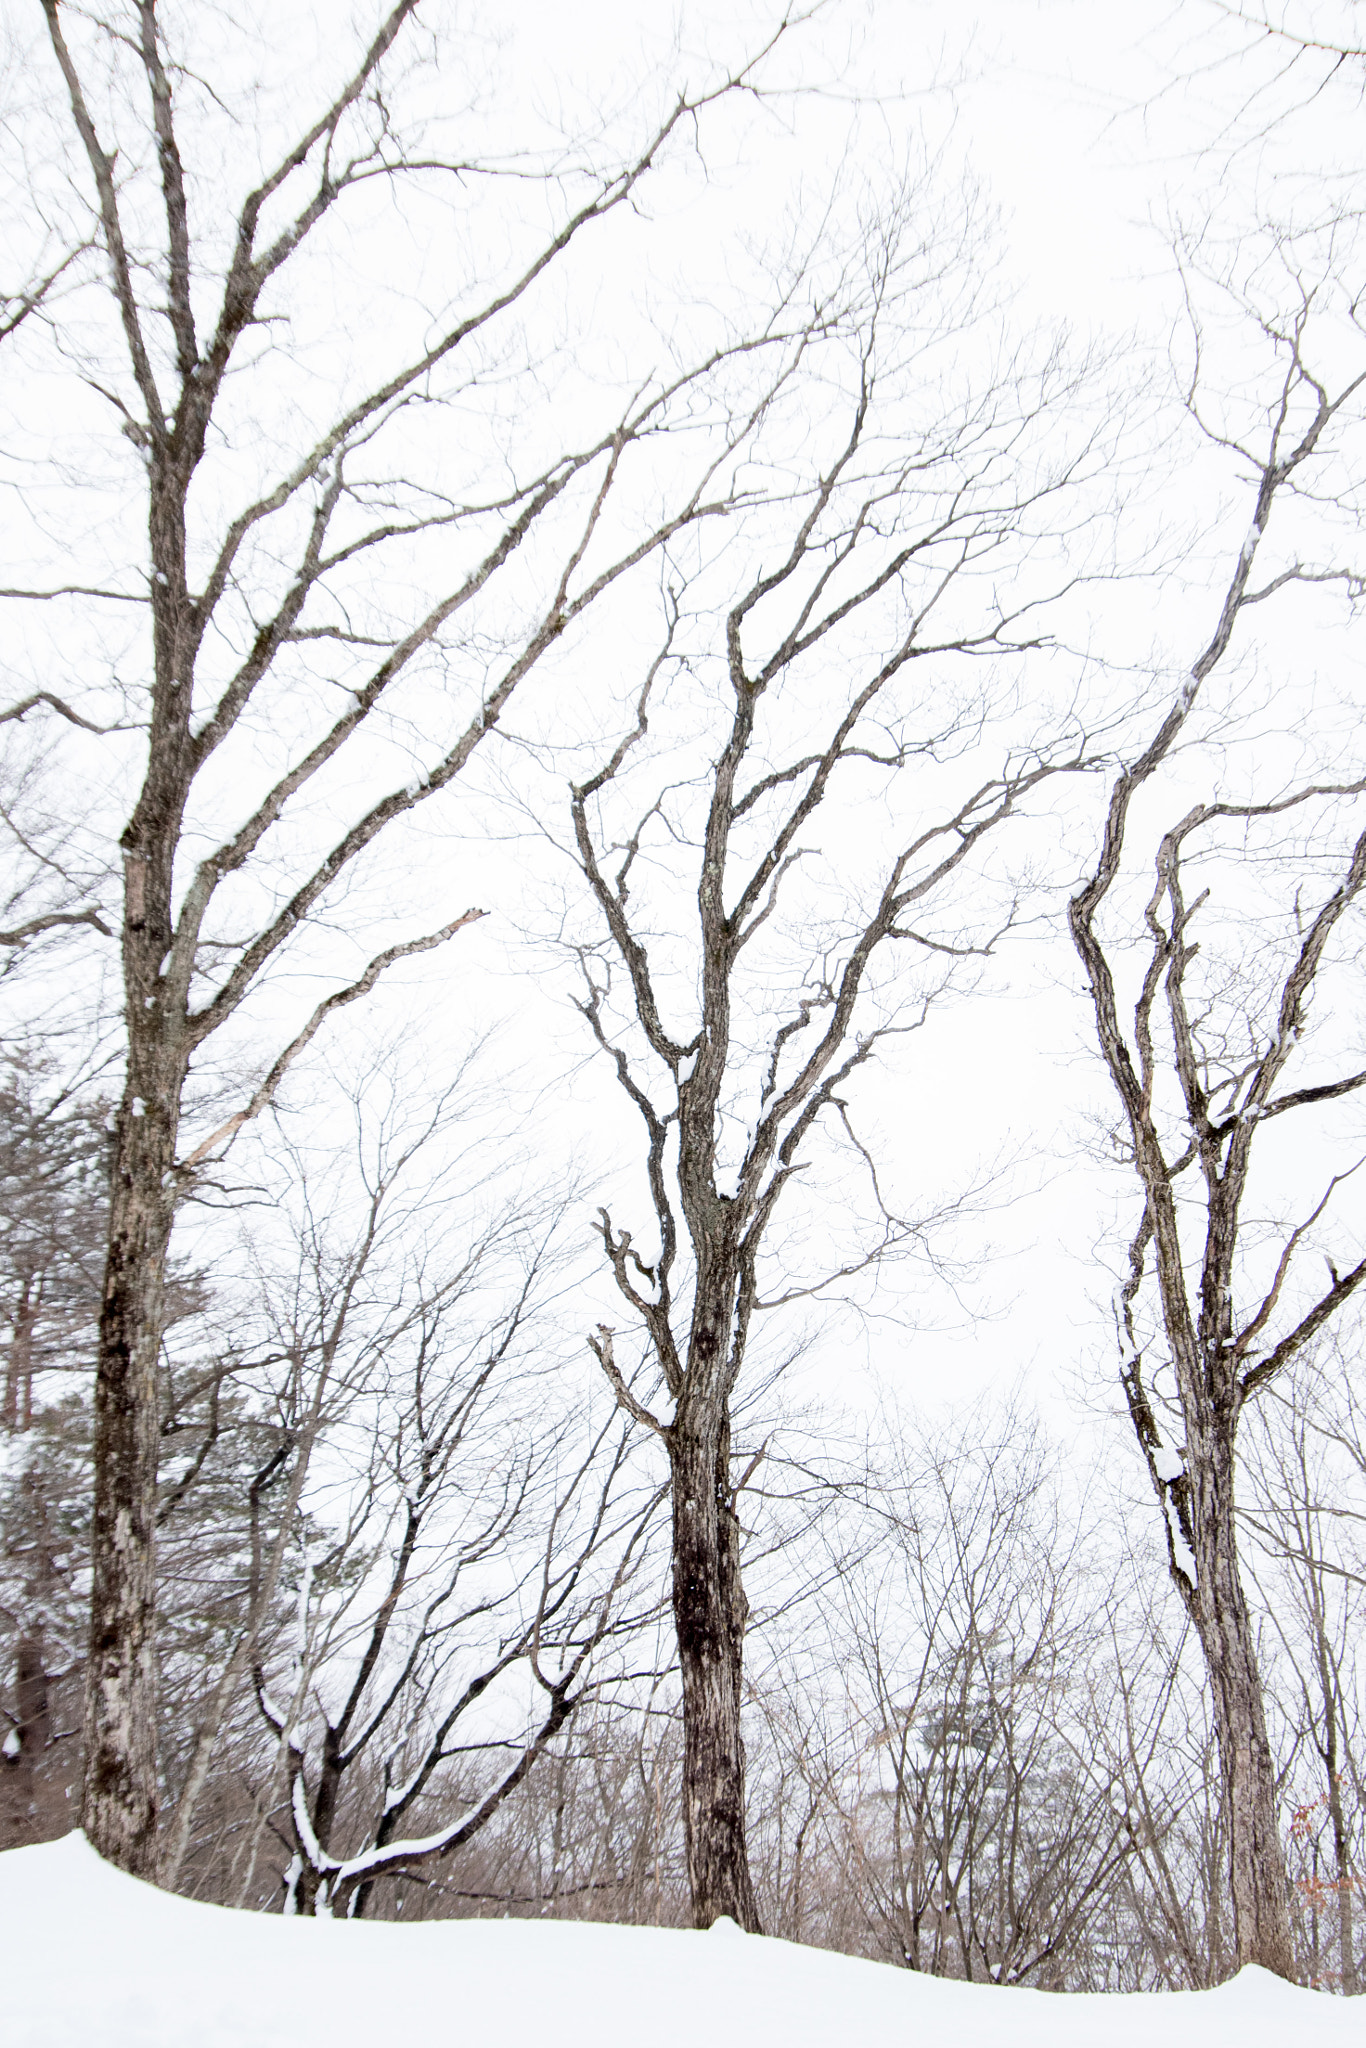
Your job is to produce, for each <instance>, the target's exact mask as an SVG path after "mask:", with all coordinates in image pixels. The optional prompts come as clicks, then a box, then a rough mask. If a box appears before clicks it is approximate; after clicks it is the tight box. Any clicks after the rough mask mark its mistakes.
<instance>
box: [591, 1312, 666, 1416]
mask: <svg viewBox="0 0 1366 2048" xmlns="http://www.w3.org/2000/svg"><path fill="white" fill-rule="evenodd" d="M615 1335H616V1332H615V1331H614V1330H609V1329H608V1327H607V1325H606V1323H599V1324H598V1334H597V1336H596V1337H590V1338H589V1339H588V1348H589V1350H590V1351H591V1352H592V1354H593V1356H594V1358H596V1359H597V1361H598V1364H599V1365H600V1366H601V1367H602V1369H603V1371H604V1373H605V1374H606V1375H607V1381H608V1384H609V1386H610V1387H611V1389H612V1392H613V1393H614V1394H615V1395H616V1397H617V1404H618V1406H619V1407H622V1408H624V1409H625V1410H626V1413H627V1414H628V1415H630V1416H632V1417H633V1418H634V1419H635V1421H637V1422H640V1423H643V1424H644V1426H645V1428H646V1429H652V1430H653V1431H654V1433H655V1435H656V1436H658V1437H662V1438H663V1439H664V1441H665V1443H668V1441H669V1435H670V1431H669V1427H668V1425H667V1423H663V1422H661V1421H660V1420H659V1418H658V1416H657V1415H652V1414H651V1413H650V1411H649V1409H648V1408H646V1407H644V1406H643V1405H642V1403H641V1402H639V1401H637V1399H636V1397H635V1395H634V1394H633V1393H632V1392H631V1389H630V1388H629V1387H628V1386H627V1384H626V1382H625V1380H624V1379H623V1378H622V1376H621V1369H620V1367H619V1366H618V1364H617V1362H616V1358H615V1356H614V1354H613V1350H612V1339H613V1337H614V1336H615Z"/></svg>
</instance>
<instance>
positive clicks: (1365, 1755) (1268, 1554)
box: [1240, 1331, 1366, 1997]
mask: <svg viewBox="0 0 1366 2048" xmlns="http://www.w3.org/2000/svg"><path fill="white" fill-rule="evenodd" d="M1335 1334H1336V1338H1337V1341H1336V1342H1332V1341H1330V1342H1328V1343H1326V1344H1324V1345H1323V1346H1322V1347H1321V1349H1320V1356H1319V1357H1318V1358H1317V1359H1316V1361H1315V1363H1316V1364H1317V1366H1318V1370H1317V1371H1316V1372H1314V1373H1312V1374H1304V1375H1303V1376H1302V1377H1301V1379H1300V1380H1299V1381H1298V1382H1292V1383H1291V1384H1290V1385H1289V1386H1288V1387H1287V1388H1281V1389H1276V1390H1274V1392H1273V1395H1272V1397H1271V1398H1269V1399H1268V1400H1267V1401H1265V1402H1263V1403H1260V1404H1259V1412H1258V1415H1257V1418H1256V1419H1257V1423H1258V1425H1259V1426H1258V1428H1257V1431H1256V1437H1255V1440H1254V1443H1253V1445H1252V1446H1251V1447H1250V1449H1249V1450H1248V1451H1246V1452H1245V1454H1244V1457H1245V1463H1246V1465H1247V1468H1248V1472H1249V1478H1250V1482H1251V1484H1250V1487H1249V1488H1248V1489H1247V1491H1248V1492H1249V1494H1250V1496H1251V1497H1250V1498H1249V1499H1245V1501H1244V1504H1243V1508H1242V1511H1241V1517H1240V1519H1241V1521H1242V1523H1243V1526H1244V1528H1245V1529H1246V1530H1248V1531H1249V1533H1250V1537H1251V1545H1250V1547H1251V1548H1252V1549H1253V1557H1252V1561H1251V1565H1250V1571H1251V1575H1252V1576H1253V1578H1254V1579H1255V1580H1256V1582H1257V1584H1258V1587H1259V1590H1260V1591H1261V1593H1262V1605H1263V1609H1264V1611H1265V1613H1266V1615H1267V1617H1268V1625H1269V1627H1270V1628H1271V1629H1272V1630H1273V1631H1274V1634H1275V1637H1276V1639H1277V1642H1278V1645H1279V1649H1280V1657H1279V1658H1278V1660H1277V1662H1278V1664H1279V1665H1280V1670H1279V1671H1276V1670H1273V1673H1272V1679H1271V1684H1272V1690H1273V1693H1276V1694H1278V1695H1279V1703H1280V1707H1281V1713H1282V1715H1283V1717H1284V1720H1285V1722H1286V1724H1287V1726H1288V1727H1289V1728H1290V1729H1291V1730H1292V1731H1293V1732H1294V1735H1295V1737H1296V1748H1297V1752H1298V1753H1297V1755H1296V1756H1295V1758H1294V1759H1293V1761H1292V1764H1291V1767H1290V1772H1289V1775H1290V1778H1291V1782H1292V1786H1293V1787H1294V1788H1295V1789H1294V1791H1293V1792H1292V1795H1291V1802H1292V1805H1293V1808H1294V1813H1293V1818H1292V1824H1291V1828H1290V1837H1291V1849H1292V1858H1293V1864H1292V1870H1291V1878H1292V1883H1293V1885H1294V1887H1295V1894H1296V1898H1297V1903H1298V1907H1299V1912H1298V1915H1297V1918H1298V1921H1299V1927H1300V1933H1301V1951H1302V1954H1303V1956H1304V1965H1305V1974H1306V1975H1307V1977H1308V1979H1309V1981H1310V1982H1311V1983H1313V1984H1315V1985H1319V1986H1324V1987H1326V1988H1336V1989H1339V1990H1341V1991H1342V1992H1343V1993H1344V1994H1345V1995H1346V1996H1348V1997H1352V1996H1354V1995H1355V1994H1356V1993H1357V1992H1358V1990H1359V1989H1360V1983H1361V1971H1360V1966H1359V1963H1358V1959H1357V1944H1358V1932H1357V1929H1358V1915H1357V1910H1356V1908H1357V1902H1358V1900H1359V1899H1360V1898H1361V1897H1362V1896H1363V1893H1366V1842H1363V1829H1364V1828H1366V1729H1363V1718H1362V1717H1363V1697H1362V1673H1361V1671H1360V1669H1359V1666H1358V1661H1357V1657H1356V1629H1355V1620H1356V1614H1355V1611H1354V1603H1356V1602H1358V1601H1359V1597H1360V1591H1361V1588H1362V1587H1363V1586H1364V1585H1366V1546H1364V1545H1363V1540H1362V1539H1363V1534H1366V1501H1364V1500H1363V1495H1362V1482H1363V1480H1366V1428H1364V1427H1363V1420H1364V1418H1363V1415H1362V1405H1361V1399H1360V1396H1359V1393H1358V1392H1357V1390H1356V1388H1355V1387H1354V1386H1353V1384H1352V1374H1351V1368H1350V1365H1349V1363H1348V1361H1347V1359H1345V1358H1344V1357H1343V1355H1342V1350H1343V1340H1344V1338H1345V1339H1346V1341H1347V1343H1348V1344H1352V1342H1353V1336H1354V1335H1355V1333H1352V1336H1349V1335H1348V1333H1347V1332H1345V1331H1339V1332H1337V1333H1335ZM1353 1348H1354V1346H1353ZM1259 1553H1260V1555H1259ZM1306 1764H1307V1766H1308V1772H1309V1776H1308V1782H1307V1783H1306V1780H1305V1776H1304V1775H1303V1773H1304V1769H1305V1765H1306ZM1324 1837H1326V1840H1325V1839H1324Z"/></svg>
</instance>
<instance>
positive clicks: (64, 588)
mask: <svg viewBox="0 0 1366 2048" xmlns="http://www.w3.org/2000/svg"><path fill="white" fill-rule="evenodd" d="M0 597H14V598H21V599H28V600H30V601H31V602H33V603H35V604H46V603H47V602H48V601H49V600H50V599H52V598H54V597H103V598H107V599H108V600H109V602H110V604H150V603H151V602H152V600H151V598H150V597H138V596H135V595H133V594H132V593H130V592H129V591H126V590H97V589H95V588H94V587H93V586H91V585H87V584H84V583H58V584H56V585H54V587H53V588H52V589H51V590H11V589H8V588H6V589H0ZM44 700H46V702H47V703H49V704H56V706H57V709H58V710H59V711H61V712H64V713H65V715H66V717H68V718H70V719H71V720H72V721H73V722H74V723H75V724H76V725H84V724H85V723H86V721H85V719H83V718H78V717H77V716H76V714H75V712H73V711H67V709H66V706H65V705H64V704H61V703H58V700H57V699H56V698H55V697H52V696H50V695H49V694H48V692H47V691H46V690H40V691H39V692H38V694H37V696H35V697H30V698H29V699H28V702H27V703H26V704H25V705H24V707H23V710H21V711H7V712H6V713H5V714H4V715H5V717H6V718H22V717H23V714H24V711H27V710H28V709H29V707H30V705H33V704H37V703H40V702H42V701H44ZM90 730H91V731H92V732H122V731H124V730H125V728H124V727H123V726H112V725H111V726H101V725H92V726H91V728H90Z"/></svg>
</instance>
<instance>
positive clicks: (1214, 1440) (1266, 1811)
mask: <svg viewBox="0 0 1366 2048" xmlns="http://www.w3.org/2000/svg"><path fill="white" fill-rule="evenodd" d="M1191 1449H1192V1450H1194V1449H1195V1446H1194V1445H1192V1446H1191ZM1201 1450H1202V1452H1203V1455H1195V1456H1192V1457H1191V1458H1190V1459H1189V1469H1190V1481H1191V1487H1192V1491H1193V1495H1194V1499H1193V1507H1194V1514H1193V1516H1192V1522H1193V1534H1194V1538H1195V1554H1196V1558H1197V1563H1198V1569H1199V1574H1200V1584H1199V1587H1198V1588H1197V1593H1196V1608H1197V1614H1198V1620H1199V1631H1200V1641H1201V1647H1202V1648H1203V1650H1204V1655H1205V1665H1206V1669H1207V1670H1208V1672H1209V1678H1210V1689H1211V1692H1212V1694H1213V1698H1214V1725H1215V1732H1216V1735H1217V1737H1218V1742H1219V1760H1220V1764H1221V1766H1222V1770H1223V1777H1224V1791H1225V1796H1226V1798H1227V1801H1228V1816H1229V1876H1230V1882H1231V1887H1232V1892H1233V1926H1234V1941H1235V1946H1236V1953H1237V1959H1238V1967H1239V1969H1242V1968H1243V1967H1244V1965H1245V1964H1247V1963H1257V1964H1260V1966H1261V1967H1262V1968H1263V1969H1264V1970H1272V1971H1274V1972H1275V1974H1276V1975H1277V1976H1278V1977H1285V1978H1287V1979H1289V1980H1290V1981H1292V1982H1293V1981H1294V1977H1295V1952H1294V1942H1293V1938H1292V1934H1291V1927H1290V1902H1289V1898H1288V1896H1287V1884H1286V1872H1285V1854H1284V1850H1283V1848H1282V1845H1281V1837H1280V1829H1279V1827H1278V1825H1277V1819H1276V1771H1275V1765H1274V1763H1273V1761H1272V1756H1271V1745H1270V1743H1269V1742H1268V1740H1267V1734H1266V1715H1265V1712H1264V1709H1263V1705H1262V1682H1261V1676H1260V1673H1259V1671H1258V1669H1257V1652H1256V1646H1255V1644H1254V1641H1253V1633H1252V1624H1251V1621H1250V1619H1249V1616H1248V1611H1247V1602H1246V1600H1245V1599H1244V1597H1243V1586H1242V1578H1241V1575H1240V1573H1239V1570H1238V1546H1237V1536H1236V1529H1235V1524H1234V1502H1233V1432H1232V1428H1231V1427H1229V1426H1226V1425H1225V1424H1224V1420H1223V1418H1219V1420H1218V1422H1216V1425H1215V1427H1214V1429H1213V1430H1212V1431H1211V1441H1209V1442H1208V1443H1207V1444H1206V1445H1204V1446H1202V1447H1201Z"/></svg>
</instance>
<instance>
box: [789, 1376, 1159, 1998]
mask: <svg viewBox="0 0 1366 2048" xmlns="http://www.w3.org/2000/svg"><path fill="white" fill-rule="evenodd" d="M894 1434H895V1435H896V1436H897V1437H904V1436H905V1435H907V1434H910V1435H911V1437H912V1442H911V1443H909V1444H906V1445H905V1447H904V1448H901V1449H899V1450H893V1451H891V1452H890V1454H887V1453H880V1452H874V1453H873V1454H872V1456H870V1458H869V1461H868V1469H867V1472H866V1475H865V1477H864V1479H863V1480H862V1482H861V1483H860V1484H859V1486H858V1488H857V1492H858V1494H859V1495H860V1496H861V1501H862V1505H863V1507H864V1510H865V1512H867V1513H868V1514H869V1515H870V1516H871V1517H872V1518H873V1519H874V1520H875V1522H876V1523H877V1524H878V1526H879V1536H878V1540H877V1541H876V1543H875V1544H874V1545H872V1546H870V1550H869V1554H868V1556H867V1557H866V1558H865V1559H863V1560H862V1563H861V1568H860V1569H859V1570H858V1571H857V1572H856V1573H854V1574H853V1575H852V1576H851V1577H850V1579H849V1580H848V1581H847V1582H846V1580H845V1577H844V1575H843V1574H841V1576H840V1578H839V1579H837V1580H835V1581H833V1582H832V1584H831V1586H830V1589H829V1593H828V1595H827V1604H828V1606H829V1608H830V1613H829V1619H828V1627H829V1631H830V1636H831V1641H832V1644H833V1646H834V1651H835V1657H836V1661H837V1666H838V1668H839V1670H840V1671H841V1672H842V1673H843V1675H844V1680H845V1686H846V1692H847V1696H848V1700H849V1710H850V1715H851V1723H852V1725H851V1730H850V1734H851V1737H852V1740H853V1744H854V1755H853V1757H851V1758H850V1759H849V1762H848V1764H847V1765H846V1768H845V1769H844V1770H843V1771H842V1772H840V1773H838V1774H832V1786H831V1792H830V1794H828V1795H827V1796H828V1797H830V1799H831V1804H832V1805H833V1806H834V1807H835V1809H836V1810H837V1811H839V1814H840V1823H841V1827H842V1831H843V1835H844V1840H845V1843H846V1844H847V1848H846V1855H847V1859H848V1864H849V1880H850V1882H851V1883H852V1884H853V1885H854V1887H855V1890H856V1894H857V1896H858V1897H859V1898H860V1900H861V1901H862V1903H863V1910H864V1912H865V1914H866V1915H867V1917H868V1920H869V1922H870V1926H871V1927H872V1928H874V1929H875V1936H874V1947H873V1952H874V1953H880V1954H884V1955H887V1956H888V1957H890V1958H894V1959H895V1960H896V1961H897V1962H899V1963H901V1964H903V1965H904V1966H905V1967H906V1968H907V1969H913V1970H924V1971H927V1972H929V1973H930V1974H932V1975H935V1976H951V1977H959V1976H961V1977H965V1978H968V1979H970V1980H972V1979H978V1980H981V1979H985V1980H986V1981H989V1982H995V1983H1021V1982H1033V1983H1036V1984H1041V1985H1043V1986H1046V1987H1049V1988H1058V1989H1061V1988H1063V1987H1064V1986H1065V1985H1067V1984H1068V1983H1069V1982H1071V1981H1073V1973H1074V1971H1075V1968H1076V1962H1077V1958H1078V1957H1079V1956H1080V1955H1081V1954H1082V1953H1084V1950H1085V1947H1086V1939H1087V1933H1088V1926H1089V1922H1090V1920H1091V1919H1092V1917H1093V1916H1094V1915H1095V1914H1096V1913H1097V1912H1098V1911H1099V1910H1100V1909H1101V1908H1102V1906H1103V1903H1104V1901H1105V1900H1106V1897H1107V1895H1108V1894H1109V1893H1110V1892H1112V1891H1113V1889H1114V1887H1115V1885H1116V1881H1117V1875H1118V1872H1119V1870H1120V1868H1121V1867H1122V1865H1123V1863H1124V1861H1125V1859H1126V1857H1127V1856H1128V1854H1129V1853H1130V1843H1129V1840H1128V1836H1127V1833H1126V1829H1125V1825H1124V1817H1123V1814H1122V1812H1121V1813H1119V1814H1117V1813H1116V1812H1115V1810H1114V1806H1113V1802H1112V1786H1111V1781H1110V1777H1109V1773H1108V1771H1107V1770H1106V1769H1105V1767H1104V1764H1103V1762H1102V1761H1101V1760H1100V1758H1099V1757H1098V1756H1097V1754H1096V1743H1095V1729H1094V1725H1093V1723H1094V1719H1095V1710H1096V1708H1097V1706H1098V1705H1099V1702H1100V1699H1101V1697H1102V1694H1101V1690H1100V1688H1099V1687H1098V1685H1097V1673H1096V1666H1097V1662H1098V1659H1097V1650H1098V1649H1100V1650H1102V1651H1103V1649H1104V1638H1103V1634H1102V1633H1101V1632H1100V1631H1099V1630H1098V1629H1097V1627H1096V1615H1095V1611H1094V1588H1092V1587H1088V1586H1087V1585H1086V1583H1085V1580H1084V1576H1083V1572H1082V1556H1083V1553H1084V1551H1085V1549H1086V1547H1087V1537H1086V1532H1085V1530H1084V1527H1083V1526H1082V1524H1081V1523H1080V1522H1079V1521H1078V1520H1076V1519H1074V1518H1072V1517H1070V1516H1069V1515H1068V1514H1067V1512H1066V1511H1065V1510H1064V1508H1063V1505H1062V1501H1061V1499H1060V1496H1059V1490H1058V1485H1057V1480H1056V1476H1055V1474H1054V1473H1053V1472H1052V1470H1051V1469H1050V1462H1049V1458H1048V1454H1047V1452H1046V1449H1045V1446H1044V1443H1043V1441H1042V1437H1041V1433H1040V1431H1039V1428H1038V1426H1037V1424H1035V1423H1032V1422H1031V1420H1030V1419H1029V1417H1028V1416H1027V1415H1024V1414H1022V1413H1021V1412H1020V1411H1019V1410H1018V1409H1017V1408H1016V1407H1015V1406H1014V1404H1013V1403H1007V1404H1006V1405H1005V1406H1004V1408H995V1407H994V1411H993V1412H992V1413H990V1414H988V1413H987V1412H985V1411H984V1409H983V1408H982V1407H981V1406H978V1407H977V1408H975V1409H974V1410H971V1411H969V1413H968V1415H967V1416H966V1417H965V1418H963V1419H961V1420H960V1421H956V1422H954V1423H953V1424H951V1425H948V1426H946V1427H941V1428H939V1429H937V1430H925V1429H921V1430H912V1431H907V1430H906V1428H905V1426H904V1425H903V1426H902V1428H900V1429H898V1430H896V1431H895V1432H894Z"/></svg>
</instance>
